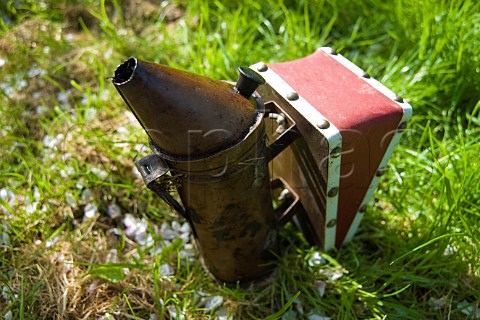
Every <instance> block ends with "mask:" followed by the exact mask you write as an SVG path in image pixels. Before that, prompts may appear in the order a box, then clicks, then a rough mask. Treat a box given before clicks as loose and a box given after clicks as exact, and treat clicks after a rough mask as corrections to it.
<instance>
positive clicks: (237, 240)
mask: <svg viewBox="0 0 480 320" xmlns="http://www.w3.org/2000/svg"><path fill="white" fill-rule="evenodd" d="M241 72H242V75H241V77H240V78H239V82H238V83H237V85H236V86H234V85H232V84H229V83H226V82H222V81H216V80H212V79H209V78H206V77H202V76H199V75H195V74H191V73H188V72H184V71H180V70H176V69H173V68H169V67H166V66H163V65H158V64H154V63H149V62H144V61H140V60H138V59H135V58H130V59H129V60H127V61H126V62H125V63H123V64H121V65H120V66H119V67H118V68H117V70H116V71H115V77H114V79H113V84H114V85H115V87H116V88H117V90H118V91H119V93H120V94H121V95H122V97H123V99H124V100H125V102H126V103H127V104H128V106H129V107H130V109H131V111H132V112H133V113H134V115H135V116H136V118H137V120H138V121H139V122H140V123H141V125H142V126H143V128H144V130H145V131H146V132H147V134H148V135H149V137H150V144H151V148H152V150H153V151H154V155H152V156H151V157H150V158H149V157H147V158H146V160H144V162H143V163H140V171H141V172H142V174H144V177H145V176H147V179H146V182H147V183H148V185H149V188H151V189H154V190H156V191H157V193H159V194H161V195H163V196H162V197H163V198H164V199H165V200H167V201H168V202H169V203H170V204H171V205H172V206H173V207H174V208H175V209H177V211H179V212H180V213H181V214H182V215H183V216H184V217H185V218H186V219H187V220H188V221H189V223H190V225H191V227H192V230H193V234H194V236H195V239H196V243H197V244H198V247H199V248H200V251H201V254H202V257H203V260H204V262H205V265H206V266H207V268H208V270H209V271H210V272H211V273H212V274H213V275H214V276H215V277H216V278H217V279H219V280H221V281H224V282H227V283H235V282H237V281H241V282H245V281H251V280H255V279H258V278H260V277H262V276H265V275H268V274H269V273H270V272H271V271H272V269H273V266H272V264H271V262H272V260H273V258H274V253H275V252H276V251H277V224H276V218H275V213H274V209H273V206H272V196H271V187H270V178H269V173H268V167H267V164H268V163H267V157H266V145H265V128H264V123H263V113H264V110H263V103H262V102H261V100H260V98H259V97H258V96H256V95H253V96H252V93H253V92H254V90H255V89H256V87H257V86H258V85H259V84H261V83H262V81H263V79H262V78H261V77H259V76H258V75H256V74H255V73H253V72H251V70H249V69H241ZM155 172H157V173H158V172H159V174H158V175H156V174H154V173H155ZM149 175H150V176H151V177H152V178H151V179H150V178H148V176H149ZM158 176H161V177H162V178H160V179H157V177H158ZM147 180H148V181H147ZM172 186H173V187H175V189H176V190H177V191H178V194H179V196H180V199H181V202H182V204H183V206H182V205H180V204H179V203H177V202H176V201H175V200H174V199H173V197H171V196H170V195H169V191H170V190H168V189H169V188H170V187H172Z"/></svg>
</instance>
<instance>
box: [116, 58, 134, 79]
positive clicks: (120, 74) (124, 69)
mask: <svg viewBox="0 0 480 320" xmlns="http://www.w3.org/2000/svg"><path fill="white" fill-rule="evenodd" d="M136 68H137V59H135V58H134V57H131V58H130V59H128V60H127V61H125V62H124V63H122V64H121V65H119V66H118V67H117V70H115V75H114V76H113V84H115V85H122V84H125V83H127V82H128V81H130V80H131V79H132V77H133V73H134V72H135V69H136Z"/></svg>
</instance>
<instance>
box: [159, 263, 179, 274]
mask: <svg viewBox="0 0 480 320" xmlns="http://www.w3.org/2000/svg"><path fill="white" fill-rule="evenodd" d="M160 274H161V275H162V276H167V277H168V276H174V275H175V270H173V268H172V267H171V266H170V265H169V264H168V263H164V264H162V265H161V266H160Z"/></svg>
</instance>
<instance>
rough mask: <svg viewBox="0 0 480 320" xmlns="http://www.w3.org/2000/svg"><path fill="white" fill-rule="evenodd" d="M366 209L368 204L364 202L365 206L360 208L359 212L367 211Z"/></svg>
mask: <svg viewBox="0 0 480 320" xmlns="http://www.w3.org/2000/svg"><path fill="white" fill-rule="evenodd" d="M365 211H367V205H366V204H364V205H363V206H361V207H360V209H358V212H359V213H365Z"/></svg>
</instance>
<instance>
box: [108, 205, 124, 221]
mask: <svg viewBox="0 0 480 320" xmlns="http://www.w3.org/2000/svg"><path fill="white" fill-rule="evenodd" d="M107 212H108V215H109V216H110V217H111V218H112V219H115V218H118V217H120V216H121V215H122V211H121V209H120V207H119V206H118V205H116V204H115V203H112V204H111V205H109V206H108V209H107Z"/></svg>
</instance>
